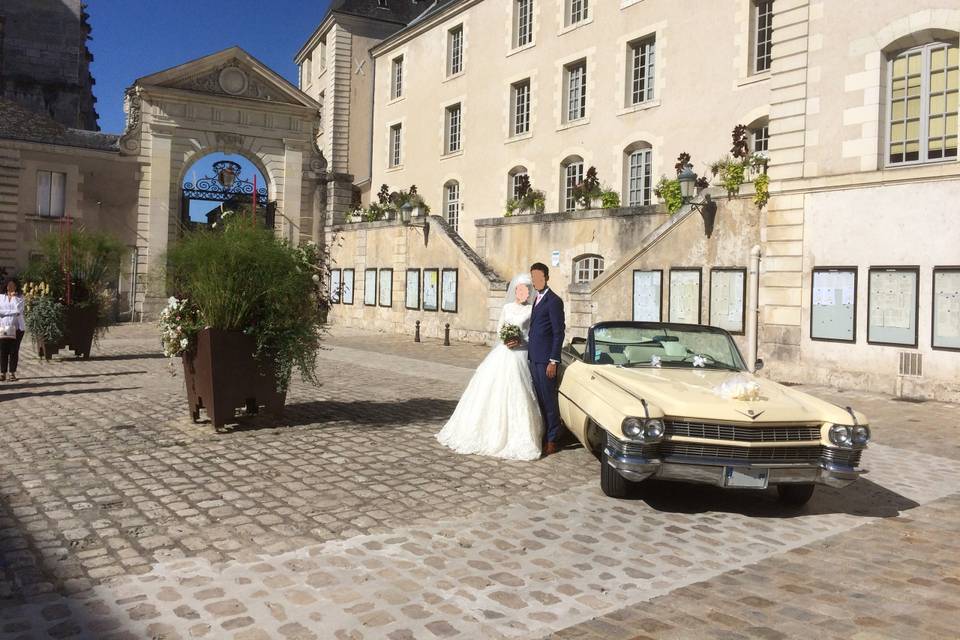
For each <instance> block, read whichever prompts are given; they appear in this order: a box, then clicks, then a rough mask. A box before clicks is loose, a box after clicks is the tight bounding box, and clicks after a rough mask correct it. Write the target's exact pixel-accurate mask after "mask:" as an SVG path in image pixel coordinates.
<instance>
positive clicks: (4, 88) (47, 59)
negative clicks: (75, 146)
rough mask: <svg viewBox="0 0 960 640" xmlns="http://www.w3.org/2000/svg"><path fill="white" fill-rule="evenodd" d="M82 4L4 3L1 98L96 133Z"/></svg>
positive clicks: (68, 0) (72, 0) (61, 0)
mask: <svg viewBox="0 0 960 640" xmlns="http://www.w3.org/2000/svg"><path fill="white" fill-rule="evenodd" d="M84 6H85V5H84V4H83V3H82V2H81V1H80V0H4V1H3V3H2V5H0V97H3V98H6V99H8V100H12V101H14V102H17V103H19V104H21V105H23V106H25V107H27V108H28V109H30V110H31V111H34V112H35V113H38V114H42V115H46V116H49V117H51V118H53V120H55V121H56V122H59V123H60V124H62V125H64V126H66V127H72V128H76V129H88V130H93V131H96V130H98V129H99V127H98V126H97V111H96V109H95V107H94V104H95V103H96V98H94V96H93V78H92V77H91V75H90V62H91V61H92V60H93V54H92V53H90V50H89V49H88V48H87V39H88V38H89V37H90V24H89V23H88V22H87V14H86V11H85V10H84Z"/></svg>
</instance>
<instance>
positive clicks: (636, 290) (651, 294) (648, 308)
mask: <svg viewBox="0 0 960 640" xmlns="http://www.w3.org/2000/svg"><path fill="white" fill-rule="evenodd" d="M662 290H663V271H660V270H659V269H658V270H655V271H634V272H633V320H634V322H660V319H661V315H660V301H661V300H662V299H663V298H662V297H661V291H662Z"/></svg>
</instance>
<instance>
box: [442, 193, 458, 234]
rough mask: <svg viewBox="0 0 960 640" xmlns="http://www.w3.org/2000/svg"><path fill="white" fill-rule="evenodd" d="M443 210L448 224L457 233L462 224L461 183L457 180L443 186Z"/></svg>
mask: <svg viewBox="0 0 960 640" xmlns="http://www.w3.org/2000/svg"><path fill="white" fill-rule="evenodd" d="M443 210H444V213H445V214H446V218H447V224H449V225H450V228H451V229H453V230H454V231H456V230H457V226H458V225H459V224H460V183H459V182H457V181H456V180H451V181H450V182H448V183H447V184H445V185H443Z"/></svg>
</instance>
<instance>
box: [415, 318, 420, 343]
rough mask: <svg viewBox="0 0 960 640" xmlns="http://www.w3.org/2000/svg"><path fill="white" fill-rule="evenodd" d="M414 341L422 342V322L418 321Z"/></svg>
mask: <svg viewBox="0 0 960 640" xmlns="http://www.w3.org/2000/svg"><path fill="white" fill-rule="evenodd" d="M413 341H414V342H420V321H419V320H417V331H416V333H414V334H413Z"/></svg>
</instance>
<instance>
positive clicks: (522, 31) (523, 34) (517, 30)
mask: <svg viewBox="0 0 960 640" xmlns="http://www.w3.org/2000/svg"><path fill="white" fill-rule="evenodd" d="M533 2H534V0H513V46H514V48H520V47H525V46H527V45H530V44H533Z"/></svg>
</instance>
